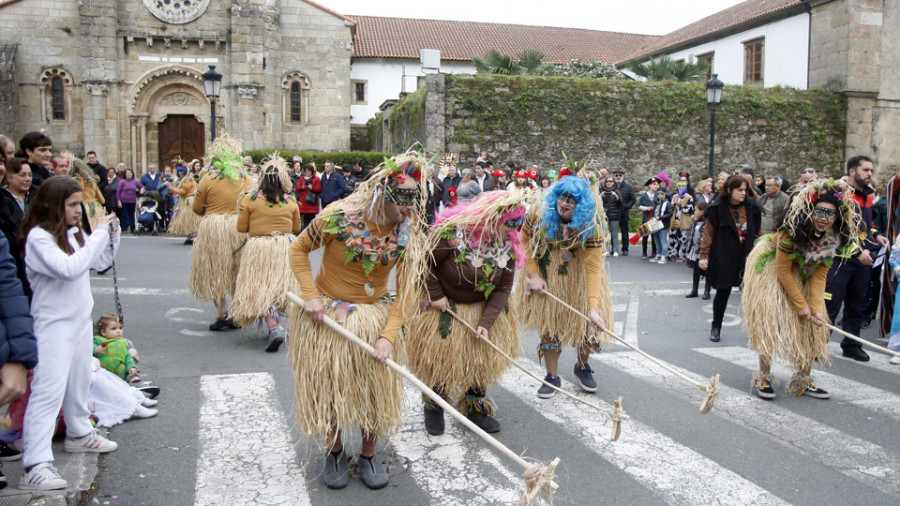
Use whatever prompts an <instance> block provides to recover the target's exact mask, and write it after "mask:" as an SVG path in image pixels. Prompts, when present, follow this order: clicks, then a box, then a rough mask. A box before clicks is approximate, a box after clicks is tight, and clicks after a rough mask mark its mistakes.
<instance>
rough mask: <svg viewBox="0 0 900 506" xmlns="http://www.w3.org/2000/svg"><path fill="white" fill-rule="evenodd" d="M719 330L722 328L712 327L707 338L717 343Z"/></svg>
mask: <svg viewBox="0 0 900 506" xmlns="http://www.w3.org/2000/svg"><path fill="white" fill-rule="evenodd" d="M721 330H722V329H719V328H716V327H713V328H712V330H710V331H709V340H710V341H712V342H714V343H718V342H719V332H721Z"/></svg>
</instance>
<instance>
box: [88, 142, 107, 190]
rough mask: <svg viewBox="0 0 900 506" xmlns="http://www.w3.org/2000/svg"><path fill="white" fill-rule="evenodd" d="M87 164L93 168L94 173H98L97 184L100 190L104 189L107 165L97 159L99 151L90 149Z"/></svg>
mask: <svg viewBox="0 0 900 506" xmlns="http://www.w3.org/2000/svg"><path fill="white" fill-rule="evenodd" d="M85 156H86V157H87V164H88V167H90V168H91V170H93V171H94V174H97V179H98V181H97V186H98V187H99V188H100V191H101V192H102V191H103V188H105V187H106V167H104V166H103V164H102V163H100V161H99V160H97V152H96V151H88V152H87V155H85Z"/></svg>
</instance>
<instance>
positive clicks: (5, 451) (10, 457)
mask: <svg viewBox="0 0 900 506" xmlns="http://www.w3.org/2000/svg"><path fill="white" fill-rule="evenodd" d="M21 459H22V452H20V451H19V450H16V449H15V448H13V447H12V446H9V445H8V444H6V443H4V442H3V441H0V460H2V461H3V462H12V461H14V460H21Z"/></svg>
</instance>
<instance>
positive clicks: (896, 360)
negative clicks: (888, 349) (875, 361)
mask: <svg viewBox="0 0 900 506" xmlns="http://www.w3.org/2000/svg"><path fill="white" fill-rule="evenodd" d="M891 363H892V364H894V365H900V356H898V355H894V358H892V359H891Z"/></svg>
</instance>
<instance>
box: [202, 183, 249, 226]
mask: <svg viewBox="0 0 900 506" xmlns="http://www.w3.org/2000/svg"><path fill="white" fill-rule="evenodd" d="M252 188H253V180H252V179H250V176H244V177H243V179H238V180H237V181H232V180H230V179H228V178H227V177H223V178H222V179H216V177H215V176H212V175H210V174H207V175H205V176H203V179H201V180H200V184H199V185H198V186H197V191H196V192H194V204H193V206H192V209H193V210H194V212H195V213H197V214H199V215H200V216H203V215H205V214H228V213H234V212H236V211H237V208H238V199H239V197H240V195H241V193H244V192H248V191H250V190H251V189H252Z"/></svg>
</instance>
